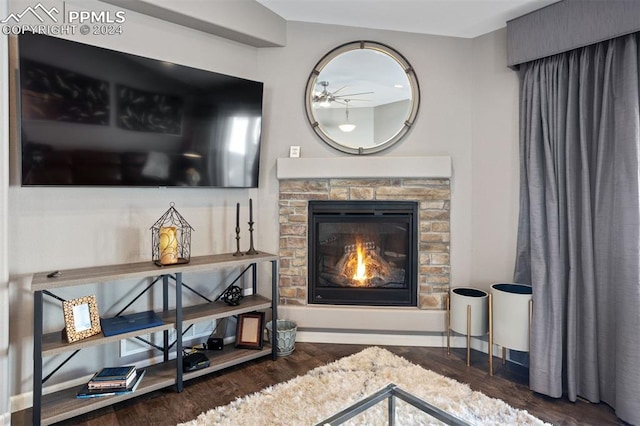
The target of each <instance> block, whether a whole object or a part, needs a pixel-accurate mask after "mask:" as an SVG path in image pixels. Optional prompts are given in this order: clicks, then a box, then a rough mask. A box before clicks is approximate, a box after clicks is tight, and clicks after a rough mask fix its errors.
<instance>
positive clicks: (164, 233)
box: [160, 226, 178, 265]
mask: <svg viewBox="0 0 640 426" xmlns="http://www.w3.org/2000/svg"><path fill="white" fill-rule="evenodd" d="M160 263H161V264H162V265H170V264H172V263H178V238H177V229H176V227H175V226H163V227H161V228H160Z"/></svg>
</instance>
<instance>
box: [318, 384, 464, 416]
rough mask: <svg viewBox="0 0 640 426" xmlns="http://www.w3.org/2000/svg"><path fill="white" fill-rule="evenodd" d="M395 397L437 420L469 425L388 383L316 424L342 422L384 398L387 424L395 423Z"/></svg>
mask: <svg viewBox="0 0 640 426" xmlns="http://www.w3.org/2000/svg"><path fill="white" fill-rule="evenodd" d="M396 398H399V399H401V400H402V401H404V402H406V403H407V404H410V405H412V406H414V407H415V408H417V409H418V410H420V411H422V412H424V413H426V414H428V415H429V416H431V417H433V418H435V419H437V420H440V421H441V422H443V423H444V424H447V425H458V426H469V425H470V423H467V422H465V421H464V420H461V419H459V418H457V417H455V416H453V415H451V414H449V413H447V412H445V411H443V410H441V409H440V408H438V407H434V406H433V405H431V404H429V403H428V402H426V401H424V400H422V399H420V398H418V397H416V396H414V395H412V394H410V393H409V392H406V391H404V390H402V389H400V388H399V387H398V386H397V385H395V384H393V383H390V384H388V385H387V386H386V387H384V388H383V389H381V390H379V391H378V392H376V393H374V394H372V395H370V396H368V397H366V398H365V399H362V400H360V401H358V402H356V403H355V404H353V405H351V406H350V407H347V408H345V409H344V410H342V411H340V412H339V413H337V414H335V415H333V416H331V417H329V418H328V419H325V420H323V421H321V422H320V423H318V424H317V425H316V426H326V425H331V426H333V425H339V424H342V423H344V422H346V421H347V420H350V419H352V418H353V417H355V416H357V415H359V414H362V413H364V412H365V411H366V410H368V409H369V408H371V407H373V406H375V405H376V404H378V403H379V402H382V401H384V400H385V399H386V400H388V403H389V405H388V419H389V426H393V425H395V424H396V423H395V422H396Z"/></svg>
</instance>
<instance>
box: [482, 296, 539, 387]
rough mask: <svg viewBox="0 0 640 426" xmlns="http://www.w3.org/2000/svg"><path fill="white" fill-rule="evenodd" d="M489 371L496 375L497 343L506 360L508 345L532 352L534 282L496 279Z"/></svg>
mask: <svg viewBox="0 0 640 426" xmlns="http://www.w3.org/2000/svg"><path fill="white" fill-rule="evenodd" d="M489 299H490V303H489V373H490V374H491V375H493V344H494V343H495V344H496V345H498V346H502V363H503V364H505V363H506V348H509V349H514V350H516V351H523V352H529V337H530V331H531V315H532V312H533V310H532V303H533V290H532V288H531V286H530V285H525V284H516V283H496V284H492V285H491V295H490V296H489Z"/></svg>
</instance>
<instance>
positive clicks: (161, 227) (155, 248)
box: [151, 203, 194, 266]
mask: <svg viewBox="0 0 640 426" xmlns="http://www.w3.org/2000/svg"><path fill="white" fill-rule="evenodd" d="M174 206H175V204H174V203H169V210H167V211H166V212H165V213H164V214H163V215H162V216H161V217H160V219H158V220H157V221H156V223H154V224H153V226H152V227H151V253H152V259H153V263H155V264H156V265H158V266H163V265H173V264H176V263H189V260H190V259H191V231H193V230H194V229H193V227H192V226H191V225H189V223H188V222H187V221H186V220H185V219H184V218H183V217H182V215H181V214H180V213H178V210H176V209H175V207H174Z"/></svg>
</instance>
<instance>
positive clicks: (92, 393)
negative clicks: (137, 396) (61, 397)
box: [76, 370, 146, 398]
mask: <svg viewBox="0 0 640 426" xmlns="http://www.w3.org/2000/svg"><path fill="white" fill-rule="evenodd" d="M144 373H146V370H138V373H137V375H136V379H135V380H134V381H133V382H132V383H131V384H130V385H129V386H127V387H126V388H121V389H89V384H86V385H84V386H83V388H82V389H80V391H79V392H78V393H77V394H76V398H96V397H99V396H116V395H126V394H128V393H133V392H135V391H136V389H138V385H139V384H140V381H141V380H142V377H143V376H144Z"/></svg>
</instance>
